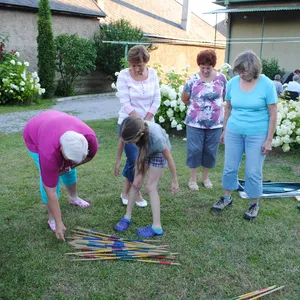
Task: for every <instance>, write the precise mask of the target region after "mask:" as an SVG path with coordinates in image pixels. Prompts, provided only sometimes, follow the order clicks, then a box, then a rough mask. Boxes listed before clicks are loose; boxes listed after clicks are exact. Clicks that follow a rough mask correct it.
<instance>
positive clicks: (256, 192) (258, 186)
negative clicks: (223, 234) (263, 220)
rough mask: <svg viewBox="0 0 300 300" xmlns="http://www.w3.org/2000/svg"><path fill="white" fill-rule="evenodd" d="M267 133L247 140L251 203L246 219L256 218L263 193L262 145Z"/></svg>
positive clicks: (248, 185) (247, 180)
mask: <svg viewBox="0 0 300 300" xmlns="http://www.w3.org/2000/svg"><path fill="white" fill-rule="evenodd" d="M265 140H266V135H259V136H247V137H246V141H245V154H246V165H245V193H246V194H247V195H248V197H249V198H250V199H251V200H250V205H249V208H248V210H247V211H246V213H245V215H244V217H245V219H248V220H250V219H254V218H256V217H257V215H258V211H259V197H260V196H261V194H262V180H263V178H262V169H263V164H264V160H265V157H266V156H265V155H263V154H262V145H263V143H264V142H265Z"/></svg>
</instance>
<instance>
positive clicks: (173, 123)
mask: <svg viewBox="0 0 300 300" xmlns="http://www.w3.org/2000/svg"><path fill="white" fill-rule="evenodd" d="M176 126H177V122H176V120H173V121H172V122H171V127H172V128H175V127H176Z"/></svg>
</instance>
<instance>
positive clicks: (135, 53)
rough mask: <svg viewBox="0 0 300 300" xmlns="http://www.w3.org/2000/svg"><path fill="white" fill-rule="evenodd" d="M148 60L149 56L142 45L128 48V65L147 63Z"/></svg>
mask: <svg viewBox="0 0 300 300" xmlns="http://www.w3.org/2000/svg"><path fill="white" fill-rule="evenodd" d="M149 59H150V54H149V52H148V51H147V49H146V47H144V46H143V45H136V46H133V47H132V48H130V50H129V52H128V57H127V61H128V62H129V63H140V62H143V63H147V62H148V61H149Z"/></svg>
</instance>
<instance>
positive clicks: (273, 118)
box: [262, 103, 277, 154]
mask: <svg viewBox="0 0 300 300" xmlns="http://www.w3.org/2000/svg"><path fill="white" fill-rule="evenodd" d="M268 111H269V115H270V119H269V128H268V135H267V139H266V141H265V142H264V144H263V145H262V154H267V153H268V152H270V151H271V149H272V139H273V136H274V133H275V130H276V124H277V103H275V104H268Z"/></svg>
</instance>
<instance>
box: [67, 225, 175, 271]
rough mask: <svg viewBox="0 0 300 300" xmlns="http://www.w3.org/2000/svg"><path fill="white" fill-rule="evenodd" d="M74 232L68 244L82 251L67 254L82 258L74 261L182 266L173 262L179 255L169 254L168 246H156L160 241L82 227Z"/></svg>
mask: <svg viewBox="0 0 300 300" xmlns="http://www.w3.org/2000/svg"><path fill="white" fill-rule="evenodd" d="M72 231H73V232H74V234H75V235H74V236H72V237H70V239H71V241H70V242H68V243H69V244H70V245H71V246H72V247H73V248H74V249H77V250H80V252H73V253H66V255H73V256H79V257H80V258H76V259H75V258H74V259H72V261H89V260H106V261H107V260H125V261H139V262H145V263H153V264H160V265H170V266H180V264H179V263H175V262H173V261H172V260H174V259H175V255H176V254H178V253H171V252H169V251H168V250H167V245H155V244H157V243H161V241H159V240H146V241H144V240H132V239H124V238H120V237H118V236H112V235H107V234H104V233H100V232H96V231H94V230H91V229H85V228H81V227H77V228H76V230H72ZM149 258H151V259H152V260H149ZM153 259H155V260H153ZM169 260H171V261H169Z"/></svg>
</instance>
